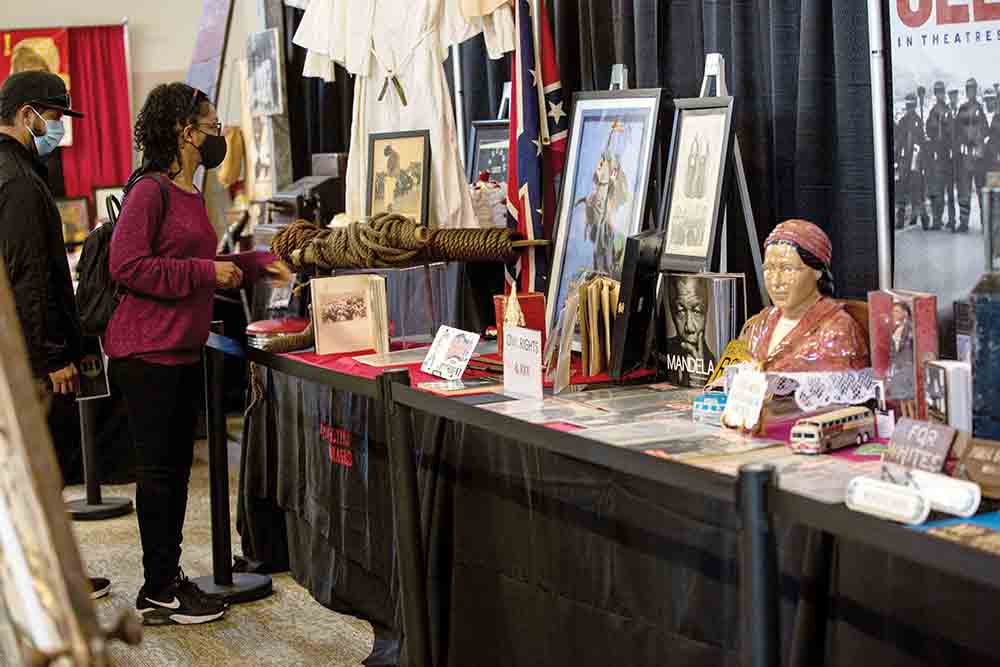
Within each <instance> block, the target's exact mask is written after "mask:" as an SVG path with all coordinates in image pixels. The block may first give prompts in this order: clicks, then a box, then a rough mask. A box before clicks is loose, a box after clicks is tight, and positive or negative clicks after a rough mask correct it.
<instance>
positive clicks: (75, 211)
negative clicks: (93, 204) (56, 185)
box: [56, 197, 90, 245]
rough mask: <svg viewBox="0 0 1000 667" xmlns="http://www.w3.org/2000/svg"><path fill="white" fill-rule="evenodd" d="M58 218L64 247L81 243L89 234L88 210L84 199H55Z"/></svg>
mask: <svg viewBox="0 0 1000 667" xmlns="http://www.w3.org/2000/svg"><path fill="white" fill-rule="evenodd" d="M56 206H57V207H58V208H59V217H60V218H62V227H63V241H64V242H65V243H66V245H75V244H78V243H83V242H84V241H85V240H86V238H87V234H89V233H90V208H89V206H88V202H87V198H86V197H74V198H72V199H57V200H56Z"/></svg>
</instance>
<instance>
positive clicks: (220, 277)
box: [215, 262, 243, 289]
mask: <svg viewBox="0 0 1000 667" xmlns="http://www.w3.org/2000/svg"><path fill="white" fill-rule="evenodd" d="M242 284H243V272H242V271H240V268H239V267H238V266H236V265H235V264H233V263H232V262H216V263H215V286H216V287H219V288H221V289H235V288H237V287H239V286H240V285H242Z"/></svg>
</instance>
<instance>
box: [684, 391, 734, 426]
mask: <svg viewBox="0 0 1000 667" xmlns="http://www.w3.org/2000/svg"><path fill="white" fill-rule="evenodd" d="M725 409H726V394H725V392H721V391H710V392H706V393H704V394H701V395H699V396H696V397H695V399H694V404H693V405H692V406H691V413H692V414H691V416H692V418H693V419H694V421H696V422H697V423H699V424H710V425H712V426H721V425H722V413H723V411H724V410H725Z"/></svg>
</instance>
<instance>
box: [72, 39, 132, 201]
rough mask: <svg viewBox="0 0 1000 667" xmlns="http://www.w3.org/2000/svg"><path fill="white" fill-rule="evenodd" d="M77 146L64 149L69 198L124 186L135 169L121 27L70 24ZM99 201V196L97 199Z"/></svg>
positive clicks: (74, 125)
mask: <svg viewBox="0 0 1000 667" xmlns="http://www.w3.org/2000/svg"><path fill="white" fill-rule="evenodd" d="M69 53H70V61H69V73H70V77H71V79H72V80H73V91H72V96H73V106H74V108H76V109H79V110H80V111H82V112H83V114H84V118H78V119H74V123H73V145H72V146H71V147H67V148H64V149H62V151H63V175H64V178H65V181H66V196H67V197H89V198H91V199H92V198H93V193H94V188H99V187H114V186H122V185H124V184H125V181H127V180H128V177H129V174H130V173H131V171H132V117H131V105H130V104H129V87H128V69H127V67H126V55H125V35H124V29H123V28H122V27H121V26H111V27H98V28H70V29H69ZM91 203H93V201H92V202H91Z"/></svg>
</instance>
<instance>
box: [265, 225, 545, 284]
mask: <svg viewBox="0 0 1000 667" xmlns="http://www.w3.org/2000/svg"><path fill="white" fill-rule="evenodd" d="M547 243H548V242H547V241H521V240H518V237H517V234H516V233H515V232H514V231H513V230H511V229H507V228H505V227H494V228H489V229H428V228H426V227H422V226H420V225H418V224H417V223H416V222H414V221H413V220H412V219H411V218H407V217H405V216H402V215H399V214H396V213H382V214H379V215H376V216H375V217H373V218H371V220H369V221H368V222H352V223H351V224H350V225H348V226H347V227H337V228H334V229H328V228H325V227H320V226H318V225H316V224H314V223H311V222H307V221H305V220H298V221H296V222H294V223H292V224H291V225H289V226H288V227H286V228H284V229H282V230H281V231H280V232H278V233H277V234H276V235H275V237H274V239H273V240H272V241H271V252H273V253H274V254H275V255H277V256H278V257H280V258H281V259H282V260H284V261H285V262H287V263H288V264H289V265H290V266H292V268H294V269H295V270H297V271H305V270H308V269H313V268H316V269H320V270H331V269H386V268H399V267H402V266H412V265H415V264H423V263H425V262H449V261H466V262H507V261H511V260H513V259H514V258H516V256H517V253H518V251H519V250H520V249H522V248H526V247H531V246H541V245H547Z"/></svg>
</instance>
